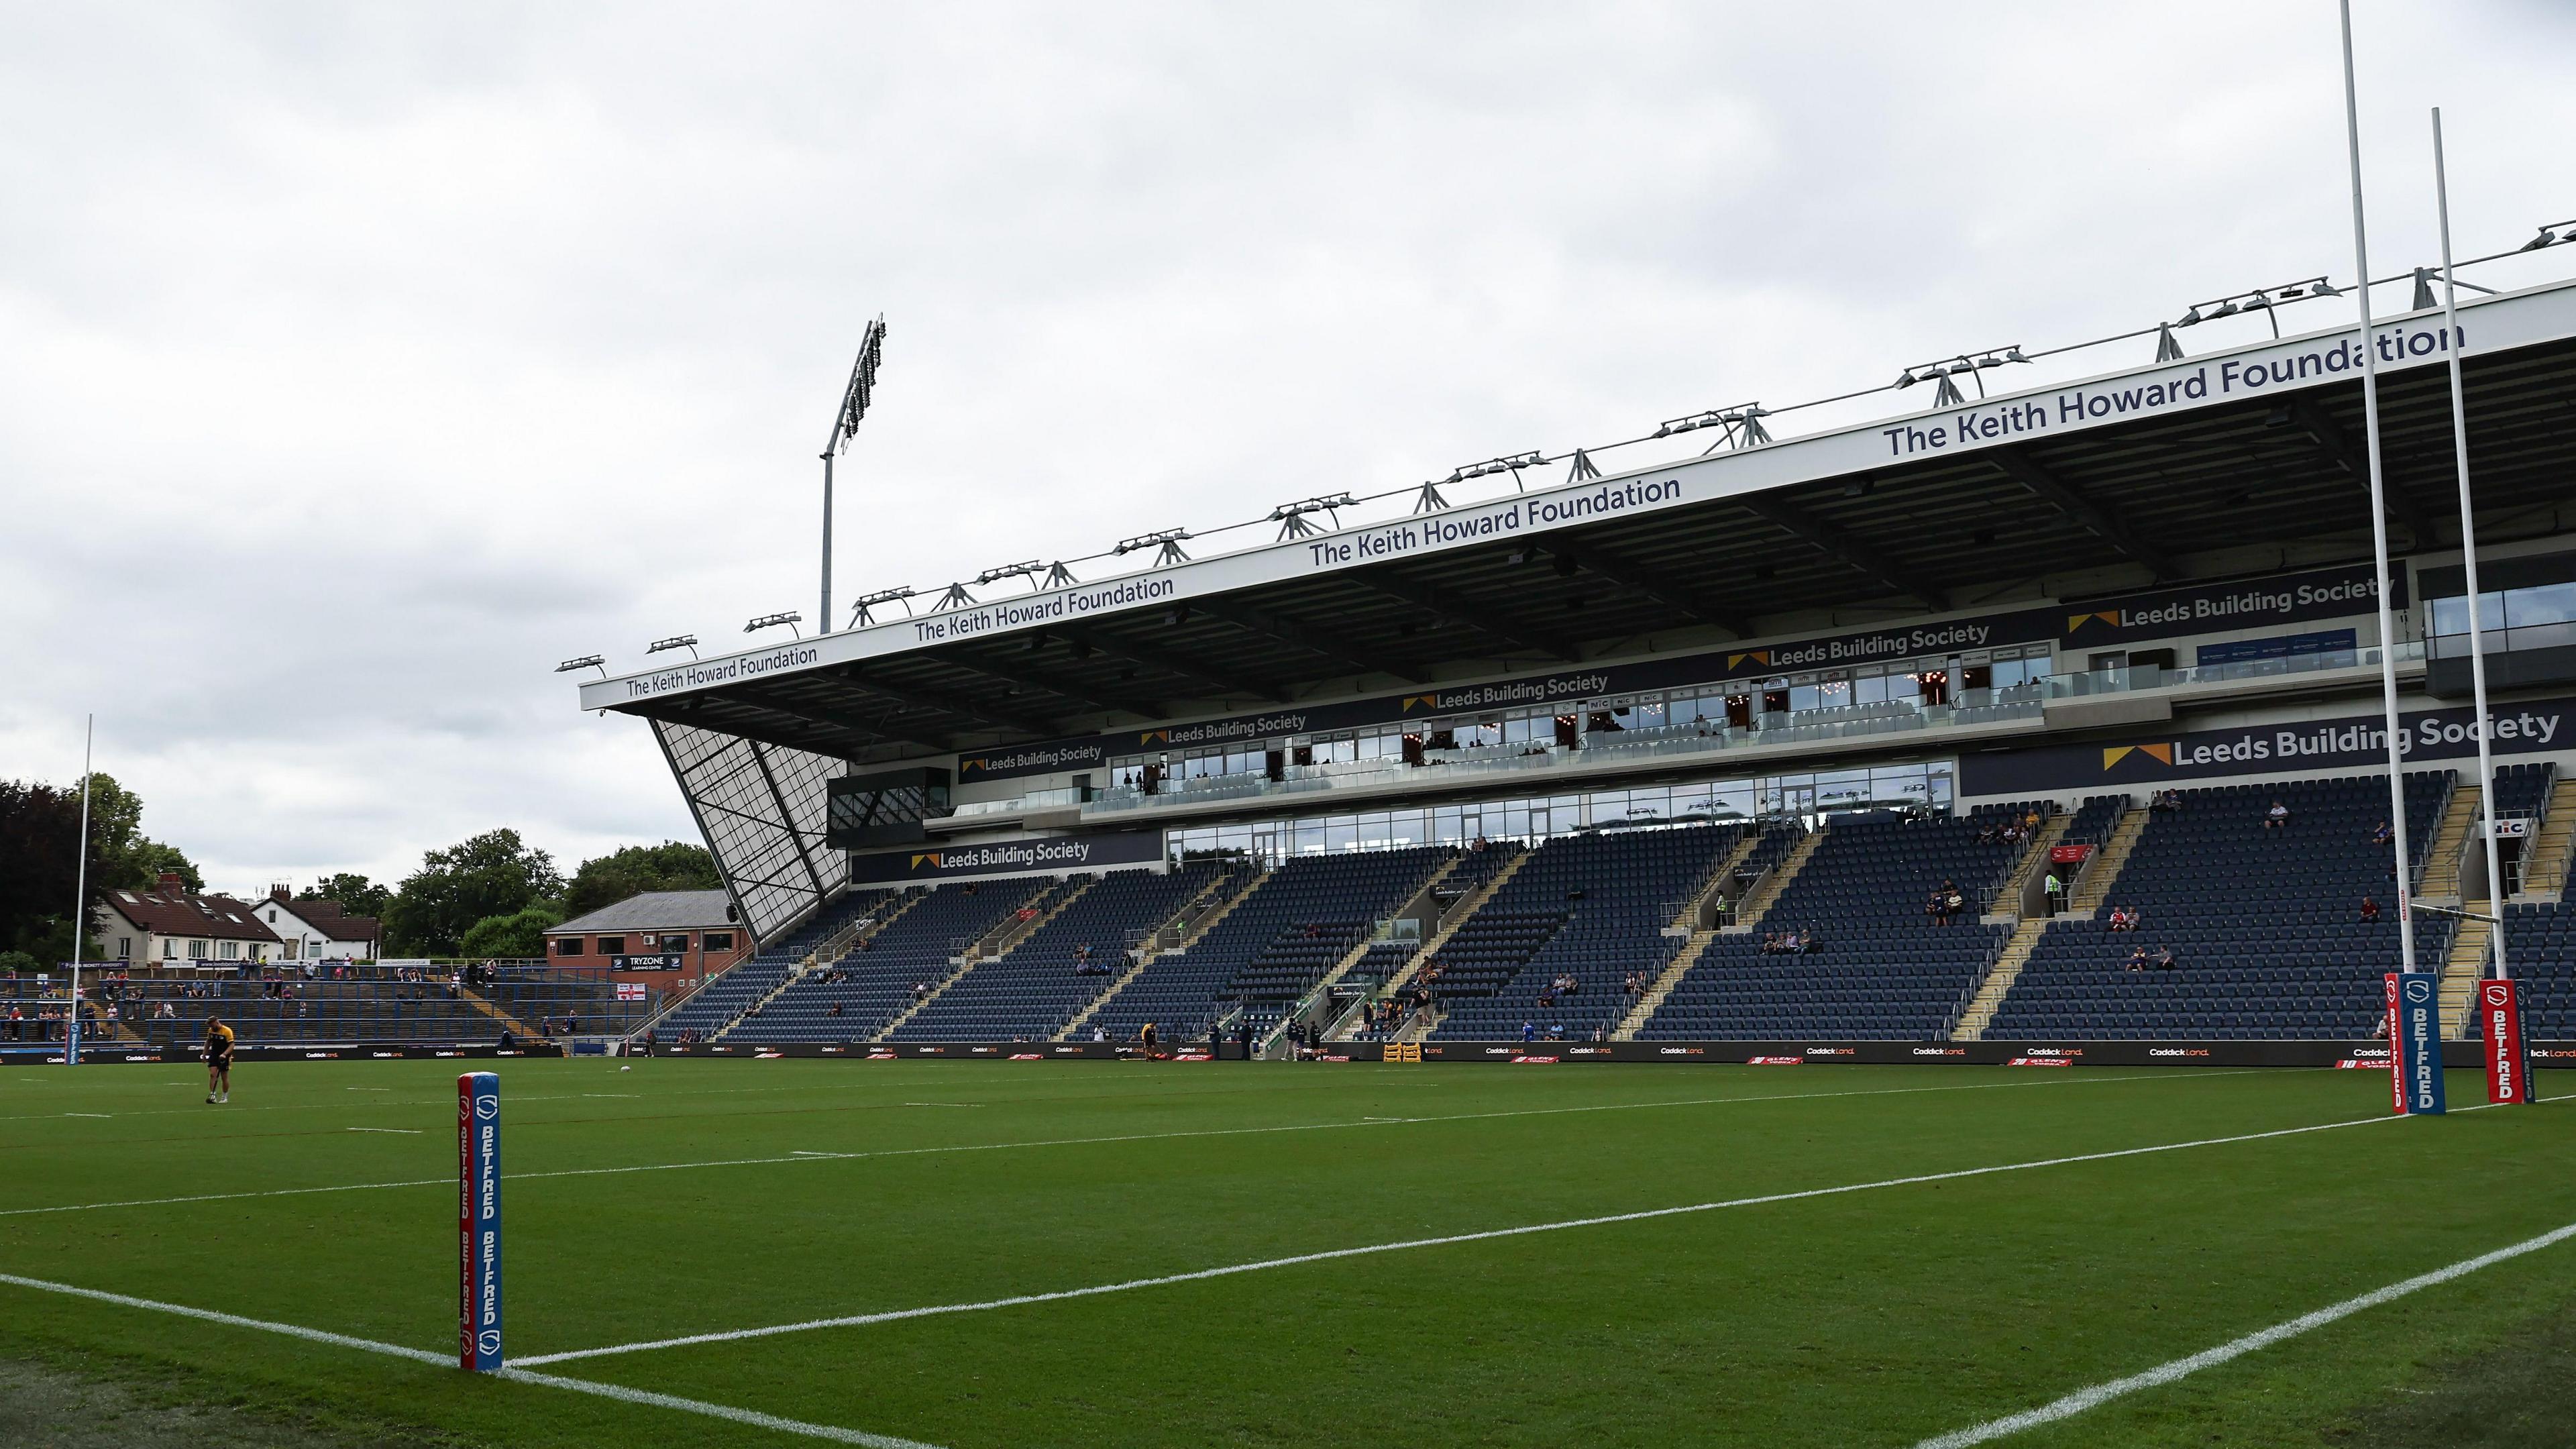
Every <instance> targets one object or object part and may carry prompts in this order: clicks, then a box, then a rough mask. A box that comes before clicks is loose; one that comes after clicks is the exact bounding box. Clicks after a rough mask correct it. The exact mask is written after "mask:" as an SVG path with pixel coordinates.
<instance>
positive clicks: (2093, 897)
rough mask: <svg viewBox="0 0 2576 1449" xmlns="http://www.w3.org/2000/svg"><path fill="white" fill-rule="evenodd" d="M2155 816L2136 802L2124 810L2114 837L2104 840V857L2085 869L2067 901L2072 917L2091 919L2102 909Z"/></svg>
mask: <svg viewBox="0 0 2576 1449" xmlns="http://www.w3.org/2000/svg"><path fill="white" fill-rule="evenodd" d="M2152 818H2153V814H2152V812H2150V811H2147V810H2145V809H2142V808H2140V807H2138V806H2136V805H2132V806H2130V807H2129V808H2128V809H2126V810H2124V811H2122V812H2121V813H2120V823H2119V824H2117V825H2114V826H2112V827H2111V838H2110V839H2109V840H2106V841H2104V842H2102V858H2101V859H2099V860H2096V861H2094V862H2093V863H2092V864H2091V865H2090V866H2088V867H2086V868H2085V871H2084V878H2083V879H2082V880H2081V881H2078V882H2077V883H2076V886H2075V898H2074V899H2073V900H2071V901H2068V902H2067V903H2066V913H2067V914H2068V915H2070V916H2083V917H2087V918H2090V917H2091V916H2092V914H2093V913H2094V912H2095V911H2098V910H2100V909H2102V902H2103V901H2104V900H2106V899H2108V898H2109V896H2110V894H2111V887H2112V886H2113V885H2115V884H2117V883H2118V881H2119V879H2120V868H2121V867H2122V866H2125V865H2127V864H2128V863H2129V852H2130V851H2133V850H2135V849H2137V848H2138V837H2139V836H2141V835H2144V834H2145V833H2146V830H2147V822H2148V821H2149V820H2150V819H2152Z"/></svg>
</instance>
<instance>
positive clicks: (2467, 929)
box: [2442, 917, 2495, 1041]
mask: <svg viewBox="0 0 2576 1449" xmlns="http://www.w3.org/2000/svg"><path fill="white" fill-rule="evenodd" d="M2494 933H2495V927H2494V926H2492V925H2490V924H2488V923H2487V922H2485V921H2482V920H2478V919H2475V918H2474V917H2462V918H2461V920H2460V924H2459V927H2458V929H2457V930H2456V931H2455V932H2454V933H2453V934H2452V936H2451V955H2450V959H2448V960H2446V961H2444V962H2443V963H2442V1036H2443V1039H2444V1040H2446V1041H2461V1040H2464V1039H2466V1038H2467V1037H2468V1036H2470V1035H2471V1033H2470V1031H2469V1028H2470V1027H2472V1026H2474V1025H2476V1023H2475V1022H2474V1021H2472V1020H2471V1019H2470V1013H2471V1011H2472V1010H2473V1008H2472V1007H2471V1005H2470V998H2471V997H2472V996H2474V995H2476V994H2477V989H2478V977H2479V976H2481V975H2483V974H2484V973H2485V970H2486V964H2487V942H2488V941H2489V940H2491V939H2492V938H2493V936H2494Z"/></svg>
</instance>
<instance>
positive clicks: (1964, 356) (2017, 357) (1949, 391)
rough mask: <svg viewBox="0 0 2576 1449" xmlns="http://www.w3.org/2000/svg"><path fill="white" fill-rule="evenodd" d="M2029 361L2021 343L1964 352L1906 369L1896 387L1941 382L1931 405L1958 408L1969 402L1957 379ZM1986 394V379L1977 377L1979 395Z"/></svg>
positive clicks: (1899, 376)
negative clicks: (1990, 368)
mask: <svg viewBox="0 0 2576 1449" xmlns="http://www.w3.org/2000/svg"><path fill="white" fill-rule="evenodd" d="M2028 361H2030V359H2029V358H2027V357H2024V356H2022V355H2021V344H2020V343H2014V344H2013V345H2012V346H2010V347H2003V348H1991V347H1990V348H1988V349H1986V350H1985V351H1983V352H1962V353H1960V354H1959V355H1958V356H1956V357H1949V358H1944V359H1942V360H1941V361H1939V362H1926V363H1921V364H1918V365H1916V366H1914V367H1909V368H1907V369H1905V371H1904V372H1902V373H1900V374H1898V376H1897V379H1896V385H1897V386H1898V387H1912V386H1913V385H1914V384H1916V383H1918V382H1924V381H1927V380H1928V381H1934V382H1938V383H1940V385H1941V386H1940V388H1939V390H1937V391H1936V392H1934V393H1933V395H1932V406H1934V407H1936V408H1946V407H1957V406H1961V405H1963V404H1965V403H1966V402H1967V400H1968V399H1967V396H1966V395H1965V394H1964V393H1961V392H1960V391H1959V384H1958V382H1957V381H1956V379H1957V378H1959V377H1962V376H1967V377H1976V375H1977V374H1978V373H1980V372H1982V371H1984V370H1985V369H1987V368H1989V367H2002V366H2004V365H2005V364H2007V363H2014V362H2028ZM1985 395H1986V380H1985V379H1984V378H1982V377H1978V378H1977V396H1978V397H1979V398H1983V397H1984V396H1985Z"/></svg>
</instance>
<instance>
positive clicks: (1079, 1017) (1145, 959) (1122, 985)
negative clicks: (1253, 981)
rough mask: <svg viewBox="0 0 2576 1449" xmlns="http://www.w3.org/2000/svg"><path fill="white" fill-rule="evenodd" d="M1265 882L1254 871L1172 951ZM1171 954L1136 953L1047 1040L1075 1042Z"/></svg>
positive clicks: (1211, 927)
mask: <svg viewBox="0 0 2576 1449" xmlns="http://www.w3.org/2000/svg"><path fill="white" fill-rule="evenodd" d="M1268 879H1270V872H1268V871H1266V870H1255V871H1252V872H1250V873H1249V874H1248V875H1246V876H1245V878H1244V881H1243V884H1242V885H1241V886H1240V887H1238V888H1236V889H1235V890H1234V892H1233V893H1232V894H1230V895H1228V896H1227V897H1226V899H1225V903H1224V904H1223V905H1220V906H1218V907H1217V908H1215V909H1214V910H1211V911H1209V912H1208V913H1207V914H1206V915H1204V916H1201V917H1199V919H1198V922H1197V924H1195V925H1193V926H1191V927H1190V930H1189V934H1187V935H1185V936H1183V937H1182V938H1181V944H1179V945H1177V946H1174V947H1172V948H1171V949H1172V951H1186V950H1188V949H1190V947H1192V946H1194V945H1196V944H1197V943H1198V940H1199V938H1200V937H1202V936H1205V935H1206V934H1207V933H1208V932H1210V931H1212V930H1214V929H1216V923H1217V922H1219V921H1222V920H1224V919H1225V918H1226V917H1227V916H1228V915H1229V914H1231V913H1232V912H1233V910H1234V908H1235V907H1237V906H1239V905H1242V904H1243V903H1244V902H1245V901H1247V900H1250V899H1251V898H1252V893H1253V892H1254V891H1257V890H1259V889H1261V883H1262V882H1263V881H1266V880H1268ZM1222 888H1223V887H1221V886H1220V887H1211V888H1210V889H1212V890H1214V889H1222ZM1196 904H1198V902H1197V901H1195V900H1194V901H1192V902H1190V905H1196ZM1181 910H1182V913H1183V914H1187V912H1188V910H1189V907H1188V906H1184V907H1182V908H1181ZM1170 954H1171V952H1170V951H1138V952H1137V953H1136V964H1135V965H1133V966H1130V967H1128V968H1127V969H1126V970H1124V971H1121V972H1119V973H1118V979H1117V980H1115V981H1112V982H1110V983H1109V986H1108V988H1107V989H1106V990H1104V991H1102V992H1101V993H1100V994H1099V995H1098V996H1095V997H1093V998H1092V999H1091V1004H1090V1005H1089V1006H1086V1007H1084V1008H1083V1009H1082V1010H1080V1011H1079V1012H1076V1013H1075V1014H1074V1017H1073V1020H1071V1021H1068V1022H1066V1023H1065V1024H1064V1029H1063V1030H1061V1031H1059V1032H1057V1033H1056V1034H1055V1035H1054V1036H1052V1037H1049V1038H1048V1040H1049V1041H1072V1040H1074V1035H1073V1034H1074V1032H1075V1031H1076V1030H1077V1029H1078V1028H1080V1027H1081V1025H1082V1024H1083V1023H1084V1022H1086V1021H1089V1020H1091V1019H1092V1018H1093V1017H1095V1016H1097V1015H1099V1014H1100V1009H1101V1008H1102V1007H1104V1006H1107V1005H1108V1004H1109V1003H1110V1002H1111V1001H1112V1000H1114V999H1116V997H1117V995H1118V993H1119V992H1121V991H1124V990H1126V989H1127V988H1128V987H1129V986H1130V985H1132V984H1134V982H1135V980H1136V978H1137V977H1139V976H1142V975H1144V974H1145V968H1146V967H1148V966H1151V965H1152V964H1154V962H1155V961H1157V960H1159V959H1161V958H1162V957H1164V956H1167V955H1170Z"/></svg>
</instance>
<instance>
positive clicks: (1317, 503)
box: [1268, 493, 1359, 539]
mask: <svg viewBox="0 0 2576 1449" xmlns="http://www.w3.org/2000/svg"><path fill="white" fill-rule="evenodd" d="M1358 504H1359V500H1358V499H1356V498H1353V497H1352V496H1351V495H1349V494H1348V493H1330V494H1325V495H1323V496H1321V497H1316V498H1305V499H1300V500H1298V501H1297V502H1295V503H1282V504H1280V505H1279V506H1278V507H1276V508H1274V509H1271V510H1270V517H1269V519H1268V521H1269V522H1271V523H1275V524H1278V525H1279V537H1280V538H1282V539H1290V538H1304V537H1306V536H1307V535H1308V534H1312V533H1321V532H1323V530H1322V529H1319V528H1317V527H1316V526H1315V525H1313V524H1311V523H1308V522H1307V521H1306V515H1307V514H1310V513H1321V514H1325V515H1328V516H1329V517H1331V519H1332V520H1333V527H1335V528H1339V527H1341V526H1342V514H1341V510H1343V509H1345V508H1352V507H1356V506H1358Z"/></svg>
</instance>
